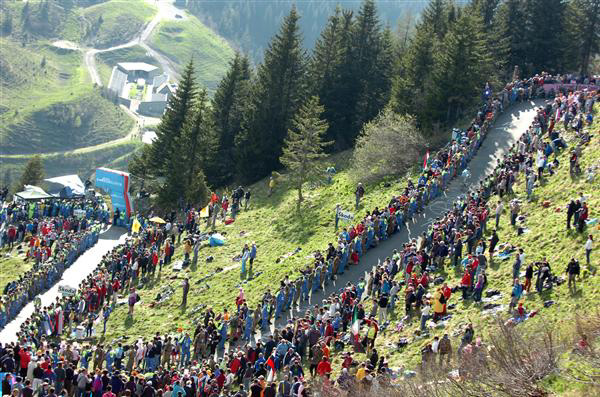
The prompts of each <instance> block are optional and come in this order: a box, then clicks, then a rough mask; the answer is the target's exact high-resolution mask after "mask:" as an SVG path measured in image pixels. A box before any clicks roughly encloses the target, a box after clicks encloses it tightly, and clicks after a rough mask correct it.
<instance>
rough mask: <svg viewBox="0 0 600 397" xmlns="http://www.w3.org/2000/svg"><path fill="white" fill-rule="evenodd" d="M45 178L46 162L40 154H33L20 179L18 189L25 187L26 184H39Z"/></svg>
mask: <svg viewBox="0 0 600 397" xmlns="http://www.w3.org/2000/svg"><path fill="white" fill-rule="evenodd" d="M43 180H44V164H43V163H42V158H41V157H40V156H39V155H35V156H33V157H32V158H31V159H30V160H29V161H28V162H27V164H25V169H24V170H23V173H22V174H21V179H19V187H18V189H23V188H24V186H25V185H39V184H40V183H41V182H42V181H43Z"/></svg>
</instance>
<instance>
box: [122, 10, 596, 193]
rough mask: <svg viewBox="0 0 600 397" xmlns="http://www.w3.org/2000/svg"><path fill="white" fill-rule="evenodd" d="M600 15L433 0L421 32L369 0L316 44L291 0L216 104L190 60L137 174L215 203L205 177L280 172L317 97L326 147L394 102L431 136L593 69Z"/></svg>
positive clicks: (338, 14) (351, 138)
mask: <svg viewBox="0 0 600 397" xmlns="http://www.w3.org/2000/svg"><path fill="white" fill-rule="evenodd" d="M198 3H199V4H201V2H198ZM277 4H279V3H277ZM190 5H191V4H190ZM599 15H600V0H569V1H566V0H526V1H520V0H505V1H500V0H473V1H471V2H469V3H468V4H464V5H462V4H461V5H459V4H457V3H456V2H453V1H448V0H432V1H430V2H429V4H428V5H427V6H426V7H425V8H424V9H423V11H422V13H421V15H420V18H419V19H418V21H417V23H416V25H415V26H414V29H413V30H407V31H401V30H398V29H392V28H391V27H390V26H389V25H387V24H386V23H384V22H383V18H382V16H381V12H380V11H379V10H378V8H377V4H376V2H375V1H373V0H365V1H363V2H362V3H361V5H360V7H359V9H358V10H357V11H352V10H346V9H344V8H342V7H339V6H337V7H335V9H334V10H333V12H332V13H331V14H330V15H329V17H328V20H327V22H326V23H325V25H324V28H323V29H322V30H321V33H320V35H319V37H318V38H317V40H316V43H315V45H314V47H313V48H307V46H306V42H305V40H304V32H303V31H302V29H301V26H302V24H301V20H302V18H303V17H302V16H301V14H300V12H299V10H298V9H297V8H296V6H294V5H290V6H289V12H288V13H287V14H286V15H285V17H284V18H283V21H282V23H281V26H280V28H279V30H278V32H277V33H276V34H275V35H274V36H273V38H272V39H271V41H270V43H269V45H268V47H267V48H266V50H265V51H264V55H263V57H262V62H261V63H260V64H258V66H256V68H254V67H252V62H251V61H250V59H249V57H248V56H247V55H245V54H242V53H238V54H237V55H236V56H235V59H234V60H233V61H232V62H231V64H230V67H229V70H228V71H227V73H226V75H225V77H224V78H223V80H222V81H221V82H220V84H219V86H218V88H217V90H216V92H215V95H214V97H213V98H212V99H209V98H208V97H207V96H206V94H205V93H204V92H201V91H199V88H198V87H197V85H196V83H195V81H194V77H193V69H194V66H193V62H190V64H189V66H188V68H187V70H186V71H185V73H183V76H182V80H181V82H180V87H179V89H178V92H177V94H176V95H175V96H173V98H172V99H171V102H170V105H169V109H168V111H167V113H166V114H165V116H164V117H163V121H162V124H161V125H160V126H159V128H158V131H157V135H158V138H157V140H156V141H155V142H154V143H153V145H151V146H150V147H148V148H147V149H146V150H145V151H144V152H143V153H142V154H141V155H140V156H138V157H137V158H136V159H135V160H134V161H133V162H132V164H131V166H130V169H131V171H132V172H133V173H134V175H136V176H140V177H142V178H145V180H148V182H149V184H150V186H152V184H153V183H154V186H155V189H156V192H157V193H159V196H160V197H161V202H162V203H165V204H166V203H175V202H179V203H180V204H182V200H183V199H190V198H192V197H194V199H195V200H199V201H204V200H206V196H205V195H204V194H201V195H198V193H199V192H206V191H208V188H206V186H205V182H204V179H206V183H207V184H208V185H209V186H211V187H219V186H224V185H227V184H230V183H233V182H238V181H239V182H244V183H247V182H253V181H256V180H258V179H260V178H263V177H265V176H267V175H269V174H270V173H271V172H272V171H275V170H279V169H281V167H282V163H281V161H280V158H281V155H282V151H283V147H284V142H285V139H286V137H287V136H288V131H289V130H290V129H291V128H292V126H293V120H294V117H295V116H296V115H297V113H298V111H299V109H300V108H301V107H302V106H303V105H304V104H305V103H306V102H308V101H309V99H310V98H312V97H316V98H317V102H314V101H313V102H314V106H313V107H314V108H316V106H321V105H322V106H323V112H322V114H320V117H321V118H322V119H323V120H324V121H326V125H327V130H326V132H325V134H324V135H325V136H324V141H326V142H331V143H332V144H331V145H326V146H327V150H328V151H340V150H345V149H349V148H352V147H353V146H354V143H355V141H356V138H357V137H358V136H359V134H360V132H361V129H362V127H363V125H364V124H365V123H367V122H369V121H371V120H373V119H374V118H375V117H376V116H377V115H378V114H379V113H380V112H381V111H382V110H383V109H384V108H386V107H388V106H389V110H390V111H393V112H396V113H398V114H402V115H404V114H405V115H410V116H414V117H413V119H414V121H415V125H416V126H417V128H418V129H419V131H420V133H421V134H422V135H423V136H424V137H426V138H427V140H429V141H430V142H431V141H434V140H435V139H436V138H437V137H439V136H440V134H444V131H448V127H449V126H452V125H454V124H455V123H456V122H457V121H458V120H461V119H462V118H463V117H464V115H465V114H467V111H468V110H469V109H472V108H473V107H474V106H477V105H478V104H479V103H480V101H481V98H482V97H485V96H489V95H490V94H491V93H492V92H493V91H494V89H495V88H499V87H500V86H503V85H504V83H506V82H507V81H511V80H514V79H515V78H518V77H519V76H530V75H532V74H535V73H537V72H541V71H546V72H550V73H567V72H574V73H577V74H579V75H585V74H587V73H588V72H589V67H590V64H591V63H592V60H593V59H594V57H595V56H596V54H597V52H598V48H599V46H598V43H599V35H600V20H599ZM209 101H210V104H209ZM311 114H312V113H311ZM313 115H314V114H313ZM296 122H297V120H296ZM190 147H194V148H210V150H200V151H196V150H190ZM182 174H185V175H183V176H182ZM159 181H160V182H159Z"/></svg>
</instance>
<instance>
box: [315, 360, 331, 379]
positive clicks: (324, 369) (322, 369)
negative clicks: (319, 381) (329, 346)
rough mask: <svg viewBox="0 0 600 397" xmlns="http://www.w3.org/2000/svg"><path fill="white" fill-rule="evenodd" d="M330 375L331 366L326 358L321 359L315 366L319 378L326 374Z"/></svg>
mask: <svg viewBox="0 0 600 397" xmlns="http://www.w3.org/2000/svg"><path fill="white" fill-rule="evenodd" d="M330 373H331V364H330V363H329V360H328V359H327V357H323V360H322V361H321V362H320V363H319V365H317V374H319V375H320V376H325V375H326V374H330Z"/></svg>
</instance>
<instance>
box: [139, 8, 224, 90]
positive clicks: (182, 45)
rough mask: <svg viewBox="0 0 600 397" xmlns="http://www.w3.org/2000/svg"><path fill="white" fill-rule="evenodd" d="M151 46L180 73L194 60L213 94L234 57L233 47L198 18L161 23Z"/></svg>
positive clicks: (198, 73)
mask: <svg viewBox="0 0 600 397" xmlns="http://www.w3.org/2000/svg"><path fill="white" fill-rule="evenodd" d="M149 45H150V47H151V48H153V49H155V50H157V51H159V52H160V53H161V54H163V55H165V56H167V58H169V59H170V60H171V61H173V62H174V63H175V64H176V65H177V68H178V70H179V71H181V70H182V69H183V67H184V66H185V64H186V63H187V62H188V61H189V60H190V59H192V58H193V60H194V63H195V67H196V73H197V77H198V80H199V82H200V83H201V84H202V85H204V86H205V87H206V88H207V89H209V90H210V91H212V90H214V89H215V88H216V86H217V84H218V82H219V80H220V79H221V77H222V76H223V73H224V70H225V69H226V65H227V63H228V62H229V60H230V59H231V58H232V57H233V49H232V48H231V46H230V45H229V44H228V43H227V42H226V41H225V40H224V39H222V38H221V37H219V36H218V35H217V34H216V33H214V32H213V31H212V30H210V29H209V28H207V27H206V26H205V25H204V24H202V23H201V22H200V21H199V20H198V19H197V18H196V17H194V16H189V17H188V18H186V19H184V20H181V21H163V22H161V23H160V24H159V26H158V27H157V29H155V30H154V32H153V33H152V36H151V37H150V43H149Z"/></svg>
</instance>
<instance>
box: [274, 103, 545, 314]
mask: <svg viewBox="0 0 600 397" xmlns="http://www.w3.org/2000/svg"><path fill="white" fill-rule="evenodd" d="M543 103H544V101H543V100H537V101H531V102H526V103H521V104H518V105H515V106H513V107H512V108H511V109H510V110H509V111H507V112H505V113H504V114H502V115H500V116H499V117H498V119H497V120H496V124H495V127H494V128H493V129H492V130H491V131H490V132H489V133H488V136H487V138H486V139H485V141H484V142H483V144H482V145H481V147H480V148H479V151H478V152H477V154H476V156H475V157H474V158H473V159H472V160H471V162H470V163H469V171H470V172H471V178H470V182H472V183H473V184H475V183H479V180H480V179H482V178H483V177H484V176H486V175H488V174H489V173H491V172H492V170H493V169H494V167H495V166H496V164H497V161H498V159H500V158H502V156H503V155H504V153H506V152H507V151H508V149H510V147H511V145H512V144H513V143H514V142H515V141H516V140H518V139H519V137H520V136H521V135H522V134H523V132H525V130H526V129H527V128H528V127H529V126H530V125H531V123H532V121H533V118H534V116H535V109H534V107H539V106H540V105H542V104H543ZM461 184H462V183H461V181H460V180H459V179H455V180H453V181H452V182H451V184H450V186H449V187H448V190H447V191H446V194H445V195H442V196H440V197H438V198H437V199H436V200H434V201H433V202H431V203H430V204H429V205H428V206H427V208H426V210H425V211H424V213H422V214H419V215H418V217H417V218H416V219H415V222H414V223H410V224H409V225H408V228H404V229H402V231H401V232H399V233H396V234H394V235H393V236H391V237H390V238H389V239H387V240H386V241H383V242H381V243H380V244H379V246H378V247H377V248H372V249H370V250H369V251H367V253H366V254H365V255H364V256H363V257H362V258H361V262H360V264H359V265H358V266H352V267H350V268H346V272H345V273H344V274H343V275H338V277H337V280H336V281H335V283H333V284H332V283H330V284H329V286H328V287H327V288H326V290H325V291H317V292H316V293H315V294H314V296H312V297H311V299H310V300H311V301H312V302H310V301H309V302H308V303H305V304H303V305H301V307H300V308H299V310H294V312H293V313H292V312H288V313H286V315H287V318H286V317H283V316H282V318H281V319H280V320H279V321H277V325H278V326H282V325H284V324H285V323H286V322H287V320H288V319H290V318H291V316H292V314H293V315H296V316H303V315H304V313H305V312H306V310H307V309H308V308H309V305H310V304H311V303H312V304H318V303H321V302H322V300H323V299H325V298H327V297H328V296H329V295H330V294H332V293H334V292H337V291H338V290H339V289H340V288H342V287H343V286H344V285H346V283H348V282H357V281H358V280H359V279H360V277H363V276H364V275H365V271H370V270H371V268H372V266H373V265H376V264H377V261H378V260H379V259H381V261H383V260H384V259H385V258H386V257H388V256H389V257H391V256H392V252H393V250H394V249H397V248H399V247H402V244H403V243H405V242H407V241H408V240H410V239H411V238H413V237H415V238H417V237H419V236H420V235H421V233H423V232H424V231H426V230H427V228H428V226H429V225H430V224H431V222H433V221H434V220H435V219H436V218H437V217H439V216H441V215H443V214H444V213H445V212H446V211H448V210H449V209H450V207H451V206H452V203H453V202H454V201H455V200H456V199H457V198H458V197H459V196H461V195H463V194H464V191H463V190H462V187H461Z"/></svg>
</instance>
